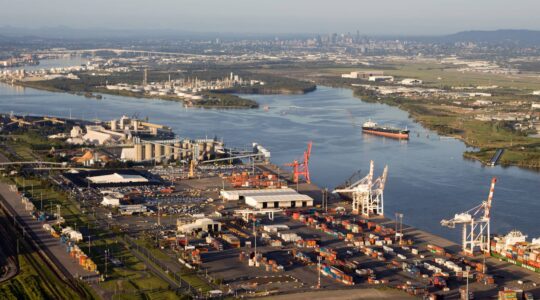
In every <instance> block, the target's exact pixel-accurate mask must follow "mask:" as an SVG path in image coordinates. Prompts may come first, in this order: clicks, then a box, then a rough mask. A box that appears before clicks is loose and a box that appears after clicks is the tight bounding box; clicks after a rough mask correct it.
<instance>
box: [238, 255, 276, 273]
mask: <svg viewBox="0 0 540 300" xmlns="http://www.w3.org/2000/svg"><path fill="white" fill-rule="evenodd" d="M238 259H239V261H245V260H247V262H248V266H250V267H261V268H263V269H264V270H265V271H266V272H283V271H284V270H285V268H284V267H283V266H282V265H278V264H277V262H276V261H275V260H273V259H268V258H267V257H266V256H264V255H262V254H261V253H257V254H256V255H255V252H251V253H250V254H247V253H246V252H244V251H242V252H240V255H239V257H238Z"/></svg>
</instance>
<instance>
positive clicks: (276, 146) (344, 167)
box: [0, 84, 540, 242]
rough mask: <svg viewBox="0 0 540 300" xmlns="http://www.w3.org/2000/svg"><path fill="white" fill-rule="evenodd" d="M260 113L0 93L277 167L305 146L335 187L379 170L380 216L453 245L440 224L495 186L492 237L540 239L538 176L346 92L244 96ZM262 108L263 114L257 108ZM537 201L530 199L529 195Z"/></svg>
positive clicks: (32, 109) (319, 173) (1, 100)
mask: <svg viewBox="0 0 540 300" xmlns="http://www.w3.org/2000/svg"><path fill="white" fill-rule="evenodd" d="M248 97H249V98H251V99H253V100H256V101H258V102H259V103H260V104H261V109H254V110H221V109H220V110H218V109H201V108H184V107H183V106H182V105H181V104H180V103H177V102H171V101H161V100H150V99H137V98H130V97H120V96H109V95H104V98H103V99H102V100H96V99H88V98H85V97H82V96H76V95H71V94H65V93H52V92H46V91H39V90H35V89H29V88H21V87H15V86H10V85H6V84H0V111H1V112H3V113H8V112H11V111H13V112H14V113H16V114H39V115H41V114H45V115H52V116H61V117H69V115H70V114H71V116H72V117H73V118H82V119H100V120H110V119H113V118H118V117H120V116H121V115H122V114H125V115H129V116H132V115H137V116H139V117H141V118H144V117H149V119H150V121H154V122H158V123H162V124H166V125H169V126H171V127H172V128H173V129H174V131H175V132H176V133H177V134H178V135H180V136H184V137H193V138H195V137H205V136H207V137H214V136H218V137H219V138H223V139H224V141H225V142H226V144H228V145H232V146H241V145H248V144H250V143H251V142H258V143H260V144H262V145H264V146H265V147H266V148H268V149H269V150H270V151H271V153H272V161H273V162H274V163H276V164H283V163H286V162H289V161H292V160H293V159H295V158H300V156H301V155H302V152H303V151H304V149H305V147H306V144H307V142H308V141H313V151H312V160H311V162H310V167H311V174H312V180H313V181H314V183H316V184H317V185H319V186H322V187H328V188H330V189H331V188H333V187H335V186H337V185H339V184H341V183H343V182H344V181H345V180H346V179H347V178H348V177H349V176H350V175H351V174H352V173H354V172H355V171H357V170H358V169H361V170H362V173H363V174H365V173H366V171H367V170H368V168H369V161H370V160H374V161H375V171H376V172H375V175H376V176H379V175H380V173H381V172H382V169H383V167H384V165H385V164H388V166H389V177H388V182H387V185H386V190H385V213H386V215H387V216H388V217H390V218H393V216H394V213H395V212H401V213H403V214H404V219H403V221H404V222H405V223H407V224H411V225H413V226H416V227H418V228H421V229H424V230H427V231H430V232H432V233H435V234H438V235H441V236H444V237H447V238H449V239H451V240H454V241H456V242H458V241H459V240H460V238H461V230H460V228H456V229H448V228H443V227H441V226H440V220H441V219H443V218H451V217H452V216H453V215H454V214H455V213H459V212H463V211H466V210H468V209H470V208H473V207H474V206H476V205H478V204H480V203H481V201H482V200H484V199H486V197H487V195H488V191H489V184H490V180H491V178H492V177H493V176H496V177H497V178H498V182H497V186H496V187H495V196H494V200H493V209H492V223H491V228H492V232H495V233H500V234H505V233H507V232H508V231H509V230H512V229H518V230H521V231H523V232H524V233H525V234H528V235H529V236H530V237H538V236H540V226H538V225H540V224H539V222H538V214H539V213H540V197H539V196H538V195H540V174H539V173H538V172H534V171H528V170H524V169H519V168H516V167H508V168H503V167H500V166H497V167H485V166H483V165H482V164H480V163H479V162H475V161H471V160H466V159H463V158H462V152H463V151H465V150H466V146H465V145H464V144H463V143H462V142H461V141H459V140H456V139H450V138H444V137H442V138H441V137H440V136H438V135H437V134H436V133H435V132H432V131H429V130H426V129H424V128H423V127H421V126H420V125H419V124H417V123H415V122H413V121H412V120H411V119H409V118H408V114H407V113H406V112H403V111H401V110H399V109H397V108H394V107H389V106H387V105H382V104H372V103H365V102H362V101H361V100H359V99H358V98H355V97H353V95H352V91H351V90H348V89H335V88H329V87H318V89H317V90H316V91H315V92H312V93H308V94H305V95H250V96H248ZM264 106H269V109H264V108H262V107H264ZM368 119H372V120H375V121H377V122H379V123H384V124H392V125H395V126H400V127H405V126H406V127H408V128H409V129H410V130H411V139H410V140H409V141H398V140H393V139H388V138H382V137H376V136H370V135H364V134H362V132H361V128H360V127H359V126H360V125H361V124H362V122H364V121H366V120H368ZM535 195H536V196H535Z"/></svg>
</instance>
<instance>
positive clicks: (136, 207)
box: [118, 204, 148, 215]
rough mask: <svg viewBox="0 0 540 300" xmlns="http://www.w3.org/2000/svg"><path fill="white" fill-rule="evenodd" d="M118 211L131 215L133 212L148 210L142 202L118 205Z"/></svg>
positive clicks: (139, 212)
mask: <svg viewBox="0 0 540 300" xmlns="http://www.w3.org/2000/svg"><path fill="white" fill-rule="evenodd" d="M118 211H119V212H120V214H121V215H133V214H143V213H146V212H148V209H147V208H146V206H144V205H142V204H129V205H120V206H119V207H118Z"/></svg>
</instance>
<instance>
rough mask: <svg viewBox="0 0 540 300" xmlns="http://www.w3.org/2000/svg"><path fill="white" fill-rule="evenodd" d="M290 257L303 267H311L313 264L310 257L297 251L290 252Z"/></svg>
mask: <svg viewBox="0 0 540 300" xmlns="http://www.w3.org/2000/svg"><path fill="white" fill-rule="evenodd" d="M292 255H293V257H294V259H295V260H296V261H298V262H300V263H302V264H304V265H308V266H309V265H312V264H313V263H314V262H313V260H311V257H309V256H308V255H307V254H305V253H304V252H302V251H299V250H297V249H293V250H292Z"/></svg>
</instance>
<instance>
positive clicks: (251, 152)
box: [0, 114, 540, 299]
mask: <svg viewBox="0 0 540 300" xmlns="http://www.w3.org/2000/svg"><path fill="white" fill-rule="evenodd" d="M1 122H2V130H3V132H4V133H5V134H8V138H7V140H6V143H7V145H10V146H9V147H7V148H6V149H7V150H8V151H7V152H6V154H2V162H1V163H0V165H1V167H2V170H3V171H2V172H3V176H4V177H10V178H13V180H12V182H11V183H9V184H8V183H2V184H1V192H2V195H3V200H2V207H3V212H4V213H5V214H6V215H7V216H9V217H10V218H17V220H19V221H17V222H16V226H17V229H18V230H21V231H22V232H31V233H32V234H33V235H35V236H36V237H37V239H36V240H35V242H36V245H35V247H37V248H38V249H41V252H40V253H41V255H43V256H44V257H47V258H48V259H50V260H51V261H53V262H55V265H57V267H56V272H57V273H58V274H59V275H60V276H63V277H67V278H78V279H81V280H82V281H84V282H86V283H88V284H89V285H90V286H92V287H96V288H97V289H98V290H99V289H100V287H101V286H103V285H104V284H106V283H107V282H108V281H113V280H115V276H117V275H115V274H117V272H119V270H122V268H125V264H126V263H127V262H126V261H125V259H124V260H123V258H122V256H125V255H133V257H136V258H137V259H138V260H140V261H141V262H142V263H151V264H152V268H151V271H152V273H153V274H155V276H158V277H159V278H161V279H163V280H165V281H166V282H168V283H169V284H170V287H171V288H172V289H174V290H175V291H176V292H177V293H181V294H183V295H189V296H190V297H193V298H206V297H215V298H223V297H264V296H277V295H282V296H283V295H287V294H290V293H298V292H309V291H317V290H319V289H324V290H325V291H329V290H336V291H337V290H343V289H348V290H350V291H351V292H358V291H360V292H361V291H363V290H365V291H368V290H371V289H373V288H381V287H385V288H388V289H389V290H390V291H392V293H396V294H393V295H394V296H395V297H396V298H406V297H424V298H426V299H458V298H460V299H486V298H495V297H498V298H499V299H533V298H532V297H533V293H537V288H536V287H537V285H538V284H540V279H539V277H538V273H539V272H540V241H539V239H533V240H532V241H530V242H529V241H527V239H526V238H527V236H526V235H524V234H522V233H521V232H519V231H512V232H510V233H508V234H507V235H502V236H499V235H494V234H493V232H491V231H490V229H491V228H490V224H491V218H490V217H491V210H492V209H493V208H492V203H493V202H496V201H497V197H496V184H499V185H504V182H497V179H496V178H493V179H492V180H491V184H490V185H489V186H488V184H487V183H488V182H486V191H487V193H486V199H485V200H482V199H478V200H476V203H477V204H478V205H477V206H476V207H474V208H472V209H470V210H468V211H466V212H456V214H455V215H454V217H452V218H449V219H445V220H442V221H441V225H442V226H446V227H450V228H455V230H462V243H461V245H458V244H456V243H454V242H451V241H449V240H446V239H444V238H441V237H438V236H435V235H433V234H430V233H428V232H425V231H422V230H419V229H416V228H414V227H412V226H409V225H407V224H406V223H404V222H403V214H399V213H396V214H395V215H394V216H388V215H385V210H384V200H385V199H384V192H385V188H386V187H387V186H388V185H391V184H393V182H392V180H390V181H389V180H388V178H389V174H391V172H392V166H384V168H383V171H382V172H381V173H380V174H375V163H377V164H381V165H382V164H384V162H374V161H371V162H370V165H369V166H360V167H367V170H368V171H367V172H357V173H356V174H354V175H353V176H351V177H350V178H349V179H345V178H344V179H343V181H344V183H343V184H342V185H340V186H338V187H336V188H335V189H333V190H329V189H322V188H320V187H318V186H316V185H314V184H313V183H312V182H311V176H312V174H311V172H312V170H310V167H309V164H310V160H311V159H312V156H313V155H316V149H317V145H316V144H314V143H312V142H308V143H307V145H306V146H305V147H306V148H305V150H304V151H303V153H291V157H290V160H291V162H290V163H286V164H283V165H275V164H273V163H272V162H271V152H270V151H269V150H268V149H266V147H264V145H261V144H259V143H257V142H256V141H249V142H250V143H251V144H249V145H248V146H244V147H230V146H228V145H227V143H226V141H223V140H220V139H219V138H218V137H214V138H207V137H204V138H198V137H190V138H187V137H184V138H181V137H179V136H178V135H177V134H176V133H174V132H173V131H172V129H171V128H170V127H168V126H167V125H162V124H157V123H151V122H150V121H149V120H148V119H139V118H137V117H136V116H131V117H128V116H121V117H120V118H118V119H114V120H110V121H99V122H98V121H85V120H76V119H63V118H58V117H51V116H18V115H14V114H7V115H3V116H2V118H1ZM28 132H36V133H39V134H40V136H39V139H40V140H43V143H45V142H48V143H50V144H49V145H55V146H52V147H47V148H44V150H45V151H43V153H46V156H45V157H46V158H47V159H44V160H40V161H25V158H24V157H22V156H21V153H22V152H20V151H19V152H17V153H16V152H9V149H13V147H16V146H17V145H18V144H17V140H13V139H12V138H10V137H9V136H24V134H27V133H28ZM246 142H248V141H246ZM60 145H64V146H60ZM67 145H69V146H67ZM361 174H362V175H361ZM33 178H48V180H49V181H50V182H51V183H52V184H53V185H54V186H55V189H56V190H58V191H61V192H62V193H66V194H68V195H69V197H68V198H66V199H64V200H63V201H60V200H57V201H56V203H55V204H52V203H47V201H48V200H46V201H45V203H44V201H43V196H42V194H41V195H39V194H38V193H37V192H36V191H34V188H35V186H37V185H39V183H38V181H36V179H33ZM28 182H32V185H31V186H30V185H29V184H28ZM41 193H42V192H41ZM72 210H80V211H81V212H82V215H84V216H85V218H88V221H87V222H90V220H91V222H92V223H93V224H94V225H93V226H87V225H84V224H83V223H81V221H80V219H79V218H77V217H74V214H73V211H72ZM109 230H114V232H116V234H117V237H116V238H115V239H110V238H107V237H106V236H102V235H100V234H99V232H100V231H103V232H108V231H109ZM100 239H101V240H100ZM45 241H46V242H45ZM118 243H120V244H121V245H122V247H121V248H118V247H116V248H115V247H112V245H115V244H116V245H118ZM104 245H105V246H104ZM107 245H108V246H107ZM109 247H111V248H109ZM96 249H98V250H96ZM111 249H116V250H111ZM121 249H124V250H121ZM125 249H128V250H127V253H128V254H126V253H124V252H125V251H126V250H125ZM121 253H124V254H121Z"/></svg>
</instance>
